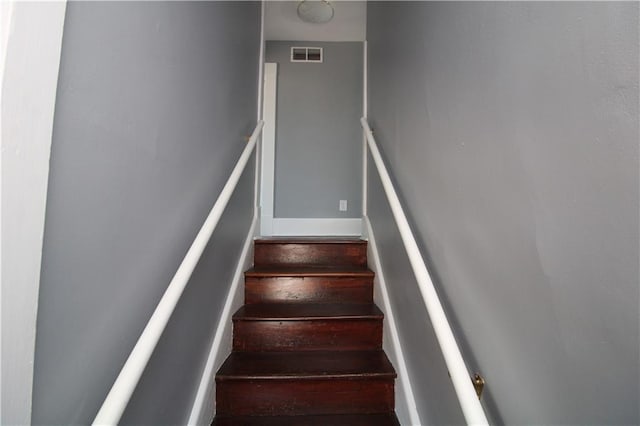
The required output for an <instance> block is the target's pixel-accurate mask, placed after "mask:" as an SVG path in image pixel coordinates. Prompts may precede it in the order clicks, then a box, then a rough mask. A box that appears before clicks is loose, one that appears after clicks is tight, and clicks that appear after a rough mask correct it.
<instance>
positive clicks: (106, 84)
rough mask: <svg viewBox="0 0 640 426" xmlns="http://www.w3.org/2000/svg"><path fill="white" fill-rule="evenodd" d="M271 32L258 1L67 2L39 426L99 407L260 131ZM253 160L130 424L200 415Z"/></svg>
mask: <svg viewBox="0 0 640 426" xmlns="http://www.w3.org/2000/svg"><path fill="white" fill-rule="evenodd" d="M259 33H260V5H259V3H256V2H252V3H249V2H238V3H235V2H233V3H220V2H211V3H204V2H189V3H181V2H180V3H168V2H140V3H133V2H119V3H118V2H86V3H85V2H74V3H70V4H69V5H68V8H67V17H66V25H65V33H64V40H63V48H62V59H61V69H60V80H59V85H58V98H57V104H56V114H55V122H54V137H53V144H52V153H51V171H50V183H49V193H48V200H47V203H48V204H47V216H46V222H45V237H44V253H43V266H42V278H41V289H40V300H39V312H38V330H37V340H36V359H35V372H34V375H35V378H34V399H33V410H34V411H33V420H34V423H35V424H87V423H89V422H90V421H91V419H92V418H93V416H94V415H95V413H96V412H97V410H98V408H99V406H100V404H101V403H102V401H103V399H104V397H105V396H106V394H107V392H108V390H109V388H110V386H111V384H112V383H113V381H114V379H115V377H116V375H117V374H118V372H119V370H120V367H121V366H122V364H123V363H124V361H125V359H126V357H127V356H128V354H129V352H130V350H131V349H132V347H133V345H134V343H135V341H136V340H137V338H138V336H139V335H140V333H141V331H142V329H143V327H144V325H145V324H146V322H147V320H148V319H149V317H150V316H151V313H152V312H153V309H154V308H155V306H156V304H157V302H158V301H159V299H160V297H161V296H162V294H163V292H164V290H165V288H166V286H167V285H168V283H169V281H170V280H171V277H172V276H173V274H174V272H175V270H176V269H177V267H178V265H179V263H180V261H181V260H182V257H183V256H184V254H185V253H186V251H187V249H188V247H189V245H190V244H191V242H192V240H193V238H194V236H195V235H196V233H197V231H198V229H199V228H200V226H201V224H202V222H203V221H204V219H205V217H206V215H207V213H208V211H209V209H210V208H211V206H212V205H213V203H214V202H215V200H216V198H217V196H218V194H219V192H220V190H221V188H222V186H223V185H224V182H225V181H226V179H227V177H228V176H229V173H230V172H231V169H232V168H233V166H234V164H235V162H236V160H237V158H238V157H239V155H240V153H241V151H242V149H243V148H244V146H245V141H244V135H246V134H249V133H250V132H251V131H252V129H253V127H254V126H255V121H256V118H255V117H256V104H257V75H258V53H259ZM251 164H252V163H250V166H249V170H248V171H247V172H246V173H245V176H243V178H242V181H241V183H240V185H239V187H238V189H237V192H236V193H235V195H234V197H233V199H232V200H231V202H230V205H229V207H228V211H227V213H225V215H224V216H223V218H222V221H221V223H220V224H219V230H218V231H216V233H215V234H214V237H213V240H212V243H211V244H210V247H209V248H208V249H207V251H206V252H205V255H204V257H203V261H202V262H201V265H200V266H199V267H198V269H197V270H196V272H195V274H194V277H193V279H192V280H191V282H190V284H189V286H188V287H187V289H186V292H185V294H184V295H183V297H182V300H181V301H180V303H179V305H178V307H177V310H176V312H175V314H174V316H173V317H172V320H171V322H170V323H169V326H168V328H167V331H166V332H165V334H164V336H163V338H162V340H161V342H160V344H159V346H158V349H157V352H156V354H155V355H154V357H153V358H152V360H151V362H150V365H149V366H148V369H147V371H146V372H145V375H144V376H143V379H142V382H141V383H140V385H139V387H138V389H137V391H136V393H135V394H134V397H133V400H132V404H131V405H130V407H129V409H128V410H127V412H126V413H125V417H124V419H123V423H125V424H127V423H136V424H184V423H185V421H186V417H187V416H188V414H189V410H190V409H191V404H192V402H193V396H194V395H195V392H196V387H197V385H198V383H199V379H200V378H199V373H200V372H201V371H202V368H203V367H204V363H205V361H206V357H207V355H208V353H207V352H208V349H209V344H210V342H211V339H212V336H213V333H214V331H215V327H216V325H217V324H216V322H217V319H218V317H219V315H220V311H221V309H222V304H223V303H224V297H225V296H226V292H227V289H228V286H229V284H230V279H231V275H232V273H233V268H234V266H235V263H236V261H237V258H238V255H239V253H240V250H241V245H242V243H243V241H244V239H245V238H246V233H247V232H248V230H249V226H250V221H251V217H252V215H253V209H252V206H253V195H254V192H253V170H251ZM150 407H153V409H151V408H150Z"/></svg>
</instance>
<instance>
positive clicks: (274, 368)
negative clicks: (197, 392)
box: [216, 351, 396, 416]
mask: <svg viewBox="0 0 640 426" xmlns="http://www.w3.org/2000/svg"><path fill="white" fill-rule="evenodd" d="M395 377H396V373H395V371H394V370H393V367H392V366H391V364H390V362H389V360H388V359H387V357H386V355H385V354H384V352H383V351H350V352H340V351H338V352H335V351H332V352H329V351H327V352H314V353H309V352H302V353H295V352H294V353H292V352H289V353H232V354H231V355H230V356H229V358H228V359H227V360H226V361H225V363H224V364H223V365H222V367H221V368H220V370H219V372H218V374H217V376H216V387H217V391H216V409H217V412H218V414H219V415H221V416H224V415H236V416H238V415H239V416H268V415H287V416H289V415H302V414H304V415H308V414H362V413H391V412H393V406H394V392H393V389H394V380H395Z"/></svg>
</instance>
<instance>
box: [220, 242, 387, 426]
mask: <svg viewBox="0 0 640 426" xmlns="http://www.w3.org/2000/svg"><path fill="white" fill-rule="evenodd" d="M382 320H383V314H382V312H381V311H380V309H378V307H377V306H375V305H374V304H373V272H371V271H370V270H369V269H368V268H367V242H366V241H362V240H354V239H263V240H256V241H255V251H254V267H253V268H252V269H250V270H249V271H247V272H246V273H245V305H244V306H243V307H242V308H240V310H238V312H236V314H235V315H234V316H233V352H232V353H231V355H230V356H229V357H228V358H227V360H226V361H225V362H224V364H223V365H222V367H220V370H218V373H217V375H216V386H217V388H216V411H217V416H216V418H215V420H214V423H213V424H214V425H216V426H230V425H233V426H240V425H242V426H254V425H255V426H258V425H260V426H271V425H273V426H275V425H305V426H306V425H309V426H313V425H318V426H320V425H322V426H328V425H332V426H347V425H349V426H356V425H358V426H360V425H361V426H365V425H366V426H376V425H399V423H398V420H397V419H396V416H395V414H394V381H395V377H396V373H395V371H394V369H393V367H392V366H391V363H390V362H389V360H388V359H387V357H386V355H385V353H384V352H383V351H382Z"/></svg>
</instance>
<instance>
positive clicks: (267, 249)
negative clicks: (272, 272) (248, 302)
mask: <svg viewBox="0 0 640 426" xmlns="http://www.w3.org/2000/svg"><path fill="white" fill-rule="evenodd" d="M254 265H255V267H263V266H292V265H332V266H353V267H365V266H366V265H367V245H366V243H353V244H351V243H342V244H324V243H305V244H297V243H281V244H276V243H268V244H265V243H259V242H256V244H255V252H254Z"/></svg>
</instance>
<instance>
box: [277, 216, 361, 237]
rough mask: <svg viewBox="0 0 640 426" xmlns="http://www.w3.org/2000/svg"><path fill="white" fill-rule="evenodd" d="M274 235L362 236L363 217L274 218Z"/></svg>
mask: <svg viewBox="0 0 640 426" xmlns="http://www.w3.org/2000/svg"><path fill="white" fill-rule="evenodd" d="M272 223H273V229H272V230H273V233H272V235H279V236H317V237H321V236H361V235H362V219H360V218H352V219H340V218H335V219H334V218H313V219H307V218H280V217H278V218H273V219H272Z"/></svg>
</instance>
